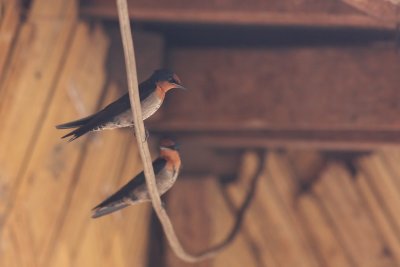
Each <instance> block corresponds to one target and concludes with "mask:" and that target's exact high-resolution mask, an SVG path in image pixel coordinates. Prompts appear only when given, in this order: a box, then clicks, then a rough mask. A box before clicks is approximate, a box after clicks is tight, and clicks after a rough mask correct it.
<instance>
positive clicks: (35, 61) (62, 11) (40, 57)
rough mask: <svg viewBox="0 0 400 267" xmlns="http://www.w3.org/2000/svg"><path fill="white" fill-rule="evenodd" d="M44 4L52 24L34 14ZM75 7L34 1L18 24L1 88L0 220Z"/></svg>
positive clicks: (50, 88) (37, 127)
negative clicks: (51, 17) (12, 51)
mask: <svg viewBox="0 0 400 267" xmlns="http://www.w3.org/2000/svg"><path fill="white" fill-rule="evenodd" d="M43 5H47V8H48V9H51V10H52V12H53V13H54V14H57V16H55V17H54V20H49V19H46V20H43V19H41V17H40V14H39V13H38V12H33V11H34V10H35V9H42V6H43ZM75 8H76V7H75V2H74V1H51V4H49V3H48V1H41V0H37V1H34V3H33V6H32V14H31V15H30V16H29V23H28V22H27V23H24V24H23V25H22V26H21V32H20V34H19V36H18V38H17V39H16V41H15V45H16V47H15V53H14V54H13V56H12V58H11V59H10V64H9V67H8V68H9V71H8V72H7V75H6V77H4V82H3V83H2V88H1V90H0V91H1V98H0V118H1V120H2V123H3V127H4V128H3V130H2V131H0V147H1V148H2V149H1V151H0V167H1V168H0V169H1V179H0V183H1V185H0V188H2V194H1V196H2V200H4V201H1V202H0V203H1V204H0V217H4V216H5V215H4V214H5V213H7V209H8V205H10V202H11V203H12V202H13V201H14V193H15V191H16V188H17V187H18V184H19V183H20V177H22V176H23V175H24V170H25V168H26V165H27V163H28V161H29V160H30V157H31V155H32V151H33V148H34V145H35V143H36V139H37V135H38V134H39V133H40V131H41V130H42V122H43V117H44V116H45V115H46V112H47V110H48V104H49V100H50V99H51V96H52V94H53V92H54V86H55V82H56V81H57V78H58V77H57V75H58V74H59V70H60V68H61V66H63V64H64V59H65V53H66V51H68V45H69V44H70V43H69V39H70V37H71V35H72V33H73V32H74V27H75V19H74V18H75V14H76V10H75ZM43 9H45V8H43ZM34 14H38V15H37V16H36V15H34ZM58 16H59V17H58ZM27 114H29V116H27Z"/></svg>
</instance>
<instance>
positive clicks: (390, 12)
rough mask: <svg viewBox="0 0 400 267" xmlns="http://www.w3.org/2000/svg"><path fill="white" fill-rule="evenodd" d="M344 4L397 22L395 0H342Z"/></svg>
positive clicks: (397, 13) (397, 12)
mask: <svg viewBox="0 0 400 267" xmlns="http://www.w3.org/2000/svg"><path fill="white" fill-rule="evenodd" d="M342 1H343V2H345V3H346V4H349V5H351V6H354V7H355V8H357V9H359V10H361V11H363V12H365V13H366V14H368V15H370V16H372V17H374V18H377V19H379V20H382V21H390V22H392V23H394V24H396V23H399V10H398V8H399V4H400V3H399V2H398V1H397V0H380V1H376V0H342Z"/></svg>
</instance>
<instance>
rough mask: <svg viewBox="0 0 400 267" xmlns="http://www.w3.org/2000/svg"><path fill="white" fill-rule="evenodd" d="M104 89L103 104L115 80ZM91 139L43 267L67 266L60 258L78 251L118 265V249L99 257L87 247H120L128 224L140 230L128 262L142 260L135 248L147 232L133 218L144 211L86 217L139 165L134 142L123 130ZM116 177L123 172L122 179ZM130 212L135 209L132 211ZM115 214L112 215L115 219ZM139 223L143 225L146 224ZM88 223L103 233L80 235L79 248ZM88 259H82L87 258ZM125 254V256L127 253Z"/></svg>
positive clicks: (75, 256)
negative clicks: (132, 259) (117, 237)
mask: <svg viewBox="0 0 400 267" xmlns="http://www.w3.org/2000/svg"><path fill="white" fill-rule="evenodd" d="M107 91H108V97H107V99H106V100H105V101H104V103H109V102H110V101H112V100H114V99H115V98H116V97H117V95H118V93H117V92H118V90H117V88H116V86H115V85H114V86H113V85H111V86H110V87H109V88H108V90H107ZM95 138H96V140H95V141H94V142H92V143H91V145H90V146H89V147H88V150H87V152H86V156H85V161H84V162H83V165H82V168H81V170H80V171H79V174H77V175H76V177H75V178H74V179H76V185H75V186H74V188H75V189H74V190H73V191H72V192H70V195H69V196H67V197H68V198H70V203H68V207H65V208H64V219H63V220H62V222H61V226H59V229H58V231H57V232H56V233H55V234H54V237H53V243H52V244H51V245H50V246H49V248H48V252H47V253H46V255H47V256H46V257H49V259H47V262H48V264H47V265H48V266H70V265H68V264H66V263H71V264H72V265H80V263H79V261H81V260H83V257H82V256H85V258H89V259H91V260H93V262H92V264H93V263H94V262H97V260H95V259H94V258H99V260H98V261H99V262H100V263H101V264H99V265H97V266H110V265H112V266H122V265H118V264H117V262H115V261H116V260H120V261H122V262H123V263H124V262H126V263H128V261H126V259H127V258H128V257H126V255H123V256H122V255H120V252H119V253H117V255H115V256H116V257H115V258H114V257H110V258H108V257H109V254H107V257H105V256H104V253H103V252H102V251H101V250H100V251H95V250H90V247H93V243H95V244H96V245H95V246H99V244H100V245H101V246H104V247H108V246H109V243H108V242H116V244H115V246H116V247H121V245H122V244H123V240H124V239H129V238H128V237H129V235H127V233H124V234H123V235H121V234H122V233H123V232H124V231H125V232H126V231H128V232H130V231H129V229H131V228H134V229H137V230H139V229H140V231H139V233H140V234H141V235H140V234H139V233H138V232H136V238H137V242H136V243H134V244H136V246H137V247H136V248H134V247H133V246H130V248H131V249H132V251H134V252H135V256H136V257H135V259H136V260H135V261H134V262H137V263H138V264H139V265H142V264H140V263H143V259H144V258H145V257H144V256H145V254H144V253H143V255H139V253H140V252H143V249H142V248H143V247H144V248H146V243H145V242H143V241H145V239H146V237H147V234H146V233H147V231H146V227H144V228H143V227H139V226H138V225H136V223H134V221H139V222H140V221H144V222H146V221H148V218H146V216H145V215H144V214H143V217H138V218H137V219H135V218H132V216H129V215H128V216H124V215H125V214H124V215H123V216H115V215H112V216H108V218H113V217H114V218H113V219H112V222H109V220H107V219H102V220H96V221H93V220H92V219H91V218H90V211H91V209H92V208H93V206H94V205H95V204H96V203H99V202H100V201H101V200H102V199H105V198H106V197H107V196H109V195H111V194H112V193H113V192H114V191H115V190H117V189H118V186H120V182H121V181H122V182H127V180H128V179H130V178H131V177H132V176H133V174H134V173H136V172H138V171H139V168H140V167H141V166H140V165H141V164H140V160H139V158H138V157H137V155H136V153H132V152H133V151H136V147H135V146H134V143H133V139H132V135H131V134H129V133H128V132H124V133H122V132H119V133H116V134H107V133H106V134H104V135H103V134H98V135H96V136H95ZM129 143H132V146H128V147H127V144H129ZM127 148H128V149H127ZM111 155H112V156H111ZM127 156H129V157H127ZM125 165H127V166H125ZM124 169H125V170H124ZM127 170H129V171H131V173H128V172H127ZM120 176H123V179H121V178H120ZM136 215H141V214H140V213H136ZM115 217H117V220H116V218H115ZM105 218H106V217H105ZM132 219H133V220H132ZM126 220H128V221H129V224H130V225H129V226H128V225H126V223H124V222H125V221H126ZM142 225H144V226H145V225H146V224H142ZM90 227H95V228H96V231H101V229H103V234H101V235H96V236H91V238H90V239H89V240H86V242H87V243H86V242H84V244H85V247H84V248H82V247H81V246H80V245H81V240H82V239H85V237H84V236H85V235H86V233H87V232H90V233H92V232H91V231H90V230H89V229H88V228H90ZM128 227H129V228H128ZM113 236H119V239H115V240H112V237H113ZM121 238H122V240H121ZM88 247H89V248H88ZM85 249H86V250H85ZM122 249H124V246H122ZM116 252H117V251H116ZM131 253H132V252H131ZM64 255H68V257H69V259H68V260H67V261H66V260H65V259H64V257H65V256H64ZM103 257H105V258H107V259H109V260H111V261H114V262H112V263H110V262H108V261H107V260H102V259H103ZM89 259H86V260H88V261H89ZM129 259H131V258H130V257H129ZM138 259H142V260H141V261H140V260H138ZM89 262H90V261H89ZM106 264H108V265H106ZM123 266H125V265H123Z"/></svg>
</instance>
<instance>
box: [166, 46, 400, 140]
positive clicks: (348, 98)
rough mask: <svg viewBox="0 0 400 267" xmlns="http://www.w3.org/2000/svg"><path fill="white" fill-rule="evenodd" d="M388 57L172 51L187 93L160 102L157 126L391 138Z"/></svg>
mask: <svg viewBox="0 0 400 267" xmlns="http://www.w3.org/2000/svg"><path fill="white" fill-rule="evenodd" d="M395 53H396V52H395V51H394V50H391V49H379V48H372V47H370V46H368V45H365V46H358V47H356V48H354V47H300V48H290V47H289V48H286V49H285V48H272V47H259V48H252V47H248V48H238V47H229V48H225V47H224V48H222V47H214V48H210V47H207V49H205V48H203V47H180V46H176V47H173V48H171V52H170V67H171V68H172V69H173V70H174V71H175V72H176V73H178V75H179V77H180V78H181V80H182V81H183V83H184V85H185V86H186V87H187V88H190V89H193V90H191V91H189V92H175V93H174V97H173V99H172V98H171V99H167V102H166V103H165V109H164V111H165V113H164V116H163V120H162V121H160V123H161V122H162V123H163V125H167V124H169V125H171V126H169V127H170V129H172V128H174V129H176V130H178V128H177V127H176V126H183V125H184V123H185V124H186V129H183V128H180V129H179V130H182V131H184V130H185V131H190V130H193V131H195V130H196V131H200V130H204V131H207V130H214V131H216V130H220V131H223V130H239V131H245V130H254V131H267V130H270V131H272V130H275V131H284V130H286V131H288V134H290V130H291V131H294V130H298V131H304V135H306V134H309V133H307V130H309V131H310V130H314V131H327V130H329V131H357V130H358V131H366V132H367V133H368V132H374V131H383V133H385V131H388V132H390V131H399V130H400V126H399V125H400V119H399V117H398V116H397V114H398V113H399V112H400V106H398V105H397V102H396V100H397V99H398V98H399V97H400V92H399V91H398V90H397V88H396V86H395V85H396V84H398V83H400V76H399V75H398V73H399V72H400V66H399V64H398V61H397V60H396V59H397V58H396V55H395ZM188 59H190V64H189V63H188ZM210 62H212V67H211V66H210ZM305 65H306V66H307V68H304V66H305ZM332 73H336V75H332ZM289 76H290V79H289ZM337 77H340V79H338V78H337ZM376 88H380V90H379V91H377V90H376ZM244 100H245V101H244ZM338 103H340V107H339V106H338ZM193 106H195V107H196V108H195V109H194V108H193ZM238 125H240V128H239V126H238ZM206 126H207V127H206ZM261 134H264V132H262V133H261ZM254 135H255V137H257V135H256V133H254ZM359 137H360V138H362V136H359Z"/></svg>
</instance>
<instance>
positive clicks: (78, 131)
mask: <svg viewBox="0 0 400 267" xmlns="http://www.w3.org/2000/svg"><path fill="white" fill-rule="evenodd" d="M91 130H92V129H91V128H89V127H85V126H82V127H80V128H78V129H75V130H73V131H72V132H70V133H67V134H66V135H64V136H62V137H61V138H63V139H64V138H67V137H71V138H70V139H68V142H72V141H74V140H75V139H77V138H78V137H81V136H82V135H84V134H85V133H87V132H90V131H91Z"/></svg>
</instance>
